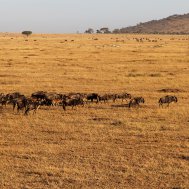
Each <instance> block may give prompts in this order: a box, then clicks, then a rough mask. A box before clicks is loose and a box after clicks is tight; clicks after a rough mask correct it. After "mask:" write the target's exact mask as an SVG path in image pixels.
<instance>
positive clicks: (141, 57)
mask: <svg viewBox="0 0 189 189" xmlns="http://www.w3.org/2000/svg"><path fill="white" fill-rule="evenodd" d="M136 37H137V38H142V37H145V38H146V37H147V38H150V39H156V40H157V42H147V41H144V42H143V43H139V42H136V40H134V39H133V38H136ZM96 38H97V39H98V40H94V39H96ZM173 38H174V40H173ZM160 39H161V40H160ZM65 40H67V41H65ZM71 40H74V41H71ZM123 40H124V41H123ZM0 68H1V69H0V92H4V93H9V92H15V91H19V92H22V93H24V94H26V95H28V96H29V95H30V94H31V93H32V92H35V91H38V90H45V91H49V92H53V91H55V92H60V93H65V92H98V93H106V92H112V93H119V92H129V93H131V94H132V95H134V96H143V97H144V98H145V100H146V102H145V104H144V105H142V106H141V107H140V108H132V109H128V108H124V107H121V106H118V105H121V104H122V102H117V103H116V104H113V103H112V102H109V103H108V104H90V105H87V106H85V107H84V108H82V107H78V108H76V109H75V110H71V109H69V110H68V111H66V112H64V111H63V110H62V108H61V107H42V108H41V109H40V110H39V111H38V113H37V114H36V115H29V116H23V114H22V113H20V114H17V113H14V112H13V111H12V107H11V106H8V107H6V108H1V107H0V133H1V135H0V159H1V164H0V188H8V189H12V188H37V189H38V188H129V189H130V188H189V105H188V104H189V98H188V94H189V85H188V83H189V76H188V73H189V36H158V35H157V36H153V35H144V36H142V35H32V36H31V37H29V38H24V37H23V36H21V35H18V34H0ZM166 88H170V89H178V91H177V92H175V93H164V92H160V91H159V90H161V89H166ZM166 94H173V95H176V96H177V97H178V103H177V104H171V105H170V108H159V107H158V103H157V102H158V100H159V98H160V97H161V96H164V95H166ZM124 103H125V102H124ZM116 105H117V106H116Z"/></svg>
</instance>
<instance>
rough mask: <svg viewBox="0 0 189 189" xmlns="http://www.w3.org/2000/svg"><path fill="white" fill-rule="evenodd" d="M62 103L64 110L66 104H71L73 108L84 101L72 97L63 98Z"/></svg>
mask: <svg viewBox="0 0 189 189" xmlns="http://www.w3.org/2000/svg"><path fill="white" fill-rule="evenodd" d="M62 105H63V109H64V110H66V106H71V107H72V109H73V108H74V107H75V106H78V105H83V106H84V101H83V99H82V98H73V99H69V100H63V101H62Z"/></svg>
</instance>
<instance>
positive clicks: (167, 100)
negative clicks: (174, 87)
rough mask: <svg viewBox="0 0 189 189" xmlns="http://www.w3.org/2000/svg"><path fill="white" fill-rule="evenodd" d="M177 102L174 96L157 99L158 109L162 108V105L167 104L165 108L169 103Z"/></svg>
mask: <svg viewBox="0 0 189 189" xmlns="http://www.w3.org/2000/svg"><path fill="white" fill-rule="evenodd" d="M177 101H178V99H177V97H176V96H171V95H167V96H164V97H162V98H160V99H159V107H160V106H162V107H163V104H167V106H169V104H170V103H171V102H177Z"/></svg>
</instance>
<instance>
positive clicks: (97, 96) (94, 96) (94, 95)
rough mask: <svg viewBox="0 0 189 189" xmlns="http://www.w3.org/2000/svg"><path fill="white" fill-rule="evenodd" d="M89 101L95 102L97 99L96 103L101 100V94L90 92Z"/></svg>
mask: <svg viewBox="0 0 189 189" xmlns="http://www.w3.org/2000/svg"><path fill="white" fill-rule="evenodd" d="M86 98H87V101H91V102H93V101H94V100H96V103H98V102H99V95H98V94H97V93H90V94H88V95H87V97H86Z"/></svg>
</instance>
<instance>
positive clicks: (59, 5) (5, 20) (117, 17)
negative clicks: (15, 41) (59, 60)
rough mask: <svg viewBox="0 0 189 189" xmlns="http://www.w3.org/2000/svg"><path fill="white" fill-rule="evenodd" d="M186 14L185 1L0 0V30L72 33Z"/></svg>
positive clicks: (188, 3)
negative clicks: (90, 28)
mask: <svg viewBox="0 0 189 189" xmlns="http://www.w3.org/2000/svg"><path fill="white" fill-rule="evenodd" d="M183 13H189V0H0V32H20V31H23V30H32V31H33V32H34V33H75V32H76V31H80V32H83V31H84V30H85V29H87V28H89V27H92V28H94V29H97V28H100V27H109V28H110V29H115V28H121V27H125V26H130V25H135V24H137V23H139V22H144V21H149V20H152V19H160V18H164V17H167V16H169V15H172V14H183Z"/></svg>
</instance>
